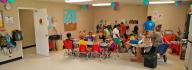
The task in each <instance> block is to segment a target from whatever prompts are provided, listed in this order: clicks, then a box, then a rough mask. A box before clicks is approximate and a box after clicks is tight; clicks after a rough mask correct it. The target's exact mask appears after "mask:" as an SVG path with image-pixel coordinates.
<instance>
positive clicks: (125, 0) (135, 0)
mask: <svg viewBox="0 0 192 70" xmlns="http://www.w3.org/2000/svg"><path fill="white" fill-rule="evenodd" d="M38 1H47V2H57V3H64V2H65V0H38ZM150 1H173V0H150ZM175 1H176V0H175ZM183 1H189V0H183ZM111 2H120V3H121V4H136V5H141V4H143V0H93V1H91V2H80V3H73V4H77V5H83V4H95V3H111Z"/></svg>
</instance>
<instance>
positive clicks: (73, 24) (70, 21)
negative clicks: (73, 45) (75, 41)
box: [64, 9, 77, 31]
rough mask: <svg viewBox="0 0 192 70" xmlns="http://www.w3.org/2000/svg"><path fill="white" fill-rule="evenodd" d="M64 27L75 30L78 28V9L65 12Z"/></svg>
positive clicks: (66, 29)
mask: <svg viewBox="0 0 192 70" xmlns="http://www.w3.org/2000/svg"><path fill="white" fill-rule="evenodd" d="M64 29H65V31H73V30H76V29H77V14H76V10H68V9H67V10H65V12H64Z"/></svg>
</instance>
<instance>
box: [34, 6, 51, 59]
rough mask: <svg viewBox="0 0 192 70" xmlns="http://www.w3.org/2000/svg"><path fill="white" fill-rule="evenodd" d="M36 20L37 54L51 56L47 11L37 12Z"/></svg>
mask: <svg viewBox="0 0 192 70" xmlns="http://www.w3.org/2000/svg"><path fill="white" fill-rule="evenodd" d="M34 20H35V37H36V38H35V39H36V52H37V54H39V55H43V56H49V45H48V28H47V25H48V21H47V9H37V10H35V11H34Z"/></svg>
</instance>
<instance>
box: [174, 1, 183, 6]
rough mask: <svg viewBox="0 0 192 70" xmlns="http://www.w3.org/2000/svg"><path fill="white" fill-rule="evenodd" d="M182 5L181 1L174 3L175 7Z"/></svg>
mask: <svg viewBox="0 0 192 70" xmlns="http://www.w3.org/2000/svg"><path fill="white" fill-rule="evenodd" d="M182 5H183V1H182V0H177V1H176V3H175V6H176V7H179V6H182Z"/></svg>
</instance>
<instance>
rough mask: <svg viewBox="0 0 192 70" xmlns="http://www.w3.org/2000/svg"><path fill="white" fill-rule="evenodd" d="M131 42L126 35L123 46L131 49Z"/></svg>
mask: <svg viewBox="0 0 192 70" xmlns="http://www.w3.org/2000/svg"><path fill="white" fill-rule="evenodd" d="M129 41H130V38H129V36H128V35H127V34H124V39H123V46H124V47H125V48H127V49H128V48H129Z"/></svg>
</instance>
